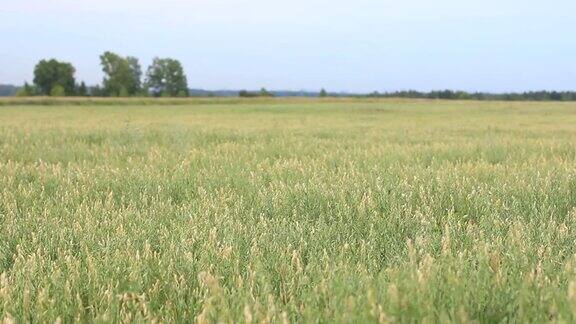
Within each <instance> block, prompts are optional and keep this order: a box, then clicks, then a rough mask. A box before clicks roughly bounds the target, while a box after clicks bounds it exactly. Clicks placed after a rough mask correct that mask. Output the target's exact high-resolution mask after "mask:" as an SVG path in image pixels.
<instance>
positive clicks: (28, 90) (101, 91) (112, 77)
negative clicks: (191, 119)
mask: <svg viewBox="0 0 576 324" xmlns="http://www.w3.org/2000/svg"><path fill="white" fill-rule="evenodd" d="M100 64H101V66H102V72H104V80H103V81H102V86H94V87H87V86H86V84H85V83H84V82H80V83H77V81H76V79H75V76H74V75H75V73H76V69H75V68H74V66H73V65H72V64H71V63H68V62H60V61H58V60H56V59H49V60H41V61H40V62H38V64H36V66H35V68H34V80H33V84H32V85H30V84H28V83H27V82H26V83H25V84H24V86H23V87H22V89H20V91H19V92H18V95H20V96H35V95H40V96H88V95H90V96H102V97H129V96H156V97H186V96H188V81H187V79H186V74H185V73H184V69H183V68H182V64H181V63H180V62H179V61H178V60H175V59H172V58H158V57H157V58H154V60H153V62H152V64H151V65H150V66H149V67H148V69H147V70H146V74H145V76H144V80H142V68H141V66H140V63H139V62H138V59H137V58H135V57H132V56H126V57H123V56H120V55H118V54H116V53H113V52H105V53H103V54H102V55H100Z"/></svg>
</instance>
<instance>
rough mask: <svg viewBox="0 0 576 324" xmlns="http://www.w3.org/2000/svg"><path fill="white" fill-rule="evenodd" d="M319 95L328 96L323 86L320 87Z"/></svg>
mask: <svg viewBox="0 0 576 324" xmlns="http://www.w3.org/2000/svg"><path fill="white" fill-rule="evenodd" d="M319 96H320V97H322V98H325V97H328V93H327V92H326V90H325V89H324V88H322V90H320V94H319Z"/></svg>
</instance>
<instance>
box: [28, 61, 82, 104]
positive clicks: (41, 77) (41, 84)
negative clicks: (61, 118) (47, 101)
mask: <svg viewBox="0 0 576 324" xmlns="http://www.w3.org/2000/svg"><path fill="white" fill-rule="evenodd" d="M75 72H76V70H75V69H74V67H73V66H72V64H70V63H65V62H58V61H57V60H55V59H51V60H41V61H40V62H38V64H36V67H35V68H34V84H35V85H36V87H37V89H38V92H39V93H40V94H42V95H50V94H51V92H52V89H54V87H56V86H60V87H62V89H63V93H64V94H63V95H72V94H74V85H75V84H76V81H75V80H74V73H75Z"/></svg>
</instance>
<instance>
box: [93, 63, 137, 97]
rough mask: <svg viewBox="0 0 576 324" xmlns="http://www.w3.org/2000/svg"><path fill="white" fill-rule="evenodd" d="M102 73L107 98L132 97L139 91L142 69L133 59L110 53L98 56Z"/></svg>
mask: <svg viewBox="0 0 576 324" xmlns="http://www.w3.org/2000/svg"><path fill="white" fill-rule="evenodd" d="M100 63H101V64H102V71H103V72H104V74H105V76H104V82H103V83H104V93H105V94H106V95H108V96H122V97H124V96H133V95H136V94H138V93H139V92H140V90H141V81H140V79H141V77H142V69H141V68H140V64H139V63H138V59H137V58H135V57H130V56H128V57H122V56H120V55H118V54H115V53H112V52H105V53H104V54H102V55H100Z"/></svg>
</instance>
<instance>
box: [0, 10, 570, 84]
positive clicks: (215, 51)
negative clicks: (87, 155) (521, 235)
mask: <svg viewBox="0 0 576 324" xmlns="http://www.w3.org/2000/svg"><path fill="white" fill-rule="evenodd" d="M0 27H1V30H2V35H3V37H2V40H3V41H2V46H0V83H15V84H21V83H22V82H23V81H24V80H28V81H30V80H31V79H32V70H33V68H34V65H35V63H36V62H37V61H38V60H39V59H42V58H52V57H54V58H58V59H62V60H64V61H69V62H71V63H73V64H74V65H75V66H76V69H77V73H76V76H77V79H79V80H84V81H86V82H87V83H88V84H95V83H99V82H101V79H102V73H101V70H100V66H99V61H98V56H99V54H100V53H102V52H103V51H106V50H111V51H114V52H117V53H119V54H122V55H132V56H136V57H138V58H140V61H141V63H142V65H143V66H144V67H145V66H147V65H148V63H149V62H150V61H151V60H152V58H153V57H154V56H161V57H165V56H166V57H174V58H177V59H180V60H181V61H182V63H183V65H184V68H185V70H186V73H187V75H188V80H189V85H190V87H193V88H205V89H240V88H248V89H256V88H260V87H267V88H269V89H292V90H299V89H308V90H317V89H319V88H321V87H325V88H326V89H328V90H331V91H362V92H368V91H373V90H379V91H386V90H401V89H418V90H429V89H444V88H451V89H463V90H469V91H476V90H478V91H494V92H502V91H524V90H537V89H549V90H552V89H556V90H576V1H574V0H548V1H541V0H538V1H535V0H483V1H479V0H475V1H466V0H436V1H432V0H426V1H425V0H403V1H400V0H397V1H389V0H379V1H378V0H354V1H341V0H291V1H274V0H202V1H200V0H189V1H183V0H180V1H179V0H162V1H160V0H155V1H152V0H0Z"/></svg>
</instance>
